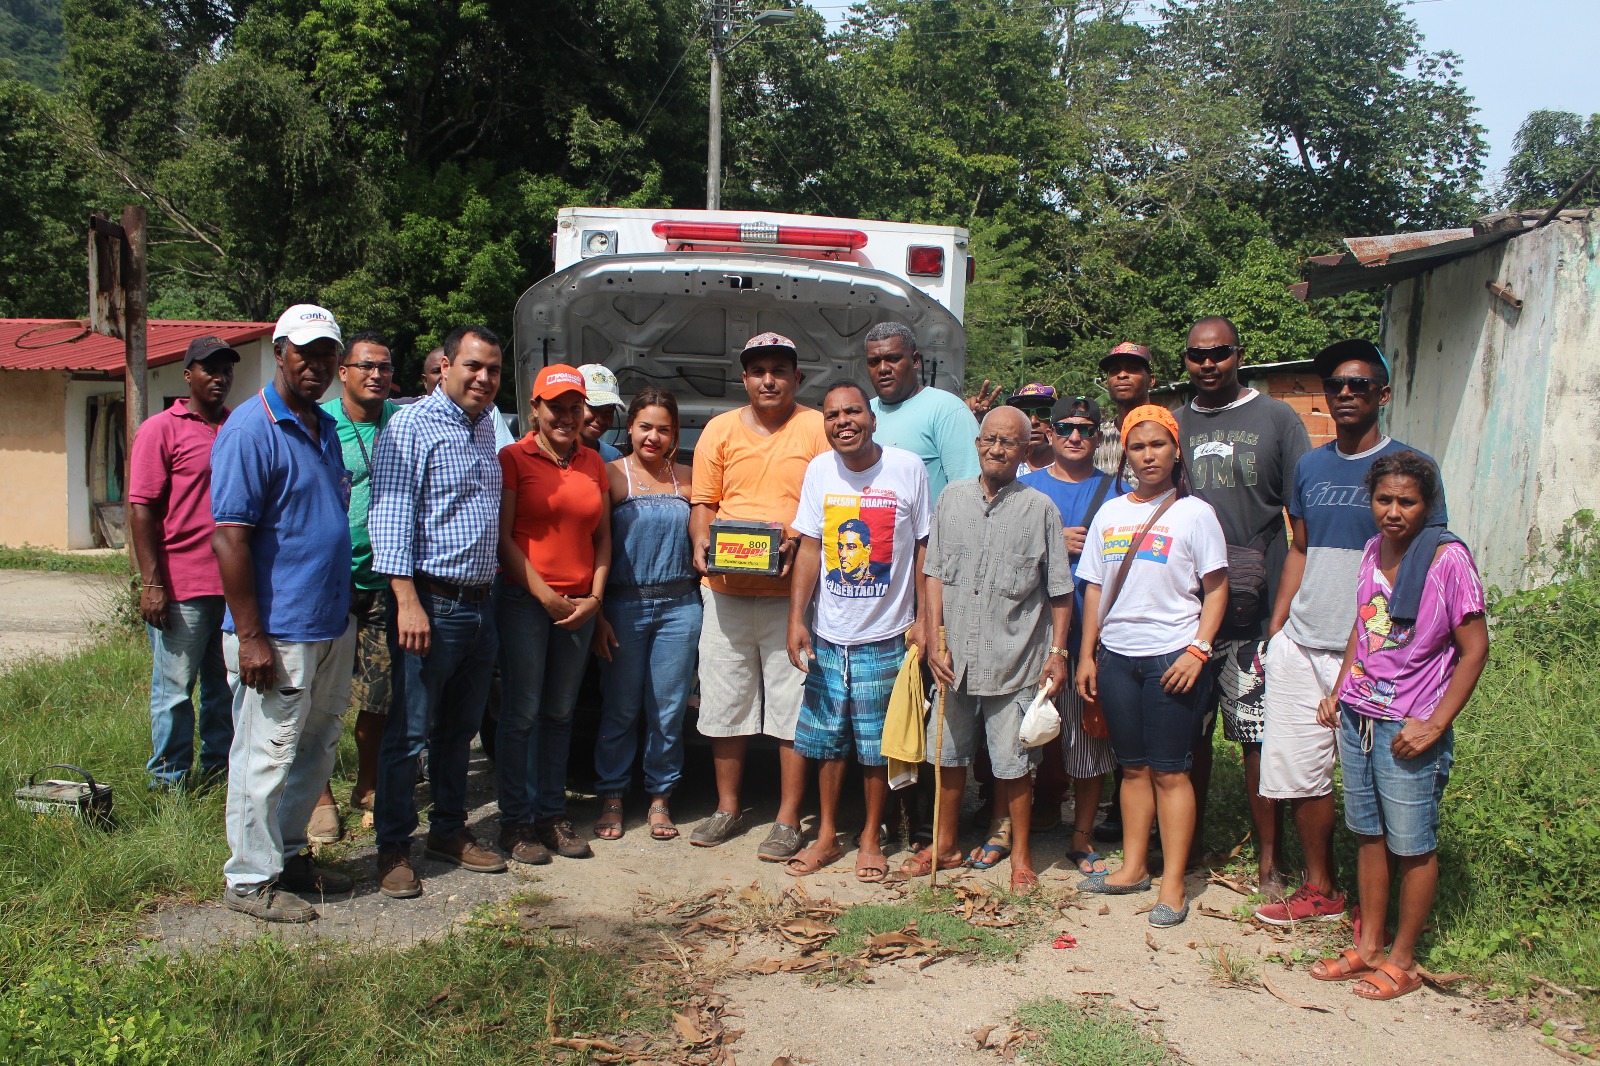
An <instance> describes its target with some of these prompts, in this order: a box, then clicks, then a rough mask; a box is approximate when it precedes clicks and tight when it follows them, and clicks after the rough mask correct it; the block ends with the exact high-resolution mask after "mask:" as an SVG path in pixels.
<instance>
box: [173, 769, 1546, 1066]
mask: <svg viewBox="0 0 1600 1066" xmlns="http://www.w3.org/2000/svg"><path fill="white" fill-rule="evenodd" d="M758 769H759V767H758ZM773 769H775V767H774V768H773ZM491 782H492V778H491V777H490V776H489V774H488V768H487V765H486V763H485V762H484V761H483V760H482V759H481V757H480V758H479V759H478V760H477V761H476V763H475V767H474V775H473V790H474V801H475V803H476V804H477V809H476V811H475V814H474V820H475V823H476V826H477V828H478V830H479V836H480V838H481V839H484V840H492V839H493V834H494V830H495V827H496V823H495V821H494V815H495V810H494V806H493V795H492V792H491V791H490V788H491V787H492V785H491ZM713 806H714V804H713V802H712V798H711V797H709V796H693V795H683V794H680V798H679V804H678V807H677V808H676V809H675V812H676V813H677V815H678V817H679V818H680V819H681V820H682V821H681V824H682V828H683V831H684V838H683V839H680V840H678V841H675V842H672V843H668V844H663V843H658V842H656V841H652V840H651V839H650V838H649V835H648V833H647V832H645V831H644V829H643V824H642V823H643V809H642V805H641V804H638V803H631V804H630V809H629V811H628V823H627V828H628V832H627V835H626V836H625V837H624V838H623V839H622V840H620V841H615V842H610V841H598V840H597V841H594V842H593V846H594V849H595V857H594V858H592V859H588V860H563V859H559V858H558V859H556V861H555V862H554V863H553V864H552V865H550V866H545V867H532V868H530V867H517V868H515V869H514V870H513V872H512V873H511V874H509V875H482V874H470V873H464V872H462V871H460V870H458V869H454V868H451V867H446V866H443V865H441V864H438V863H435V862H431V861H428V860H425V859H422V858H421V848H420V846H418V847H416V848H415V849H414V853H415V856H416V858H417V859H418V860H420V861H419V863H418V873H419V874H420V875H421V876H422V877H423V879H424V887H425V894H424V895H423V897H422V898H421V899H418V900H403V901H402V900H390V899H386V898H385V897H383V896H382V895H380V894H378V893H377V891H376V886H375V885H374V884H373V883H372V881H371V880H370V878H371V877H372V876H373V874H372V850H371V847H370V846H365V847H361V848H356V849H354V850H352V851H351V852H350V853H349V857H350V859H351V861H352V863H353V868H354V872H356V873H357V874H358V875H361V876H364V877H367V878H369V880H367V881H365V882H364V883H362V884H361V885H359V886H358V890H357V892H356V893H355V894H354V895H353V896H352V897H351V898H349V899H346V900H341V901H334V902H328V903H324V904H322V905H321V906H320V910H321V911H322V919H321V920H320V921H317V922H314V923H312V924H310V925H305V926H288V927H267V926H263V925H259V924H257V923H254V922H252V921H250V920H249V919H246V918H243V917H241V916H239V915H236V914H233V913H231V912H228V911H225V910H223V909H222V908H221V907H220V906H218V905H216V904H204V905H201V906H198V907H179V908H171V909H168V910H166V911H163V912H161V913H159V914H158V915H156V916H155V917H154V918H153V919H152V921H151V922H150V924H149V931H150V932H152V933H154V934H155V935H156V936H157V937H159V941H158V942H157V944H158V949H159V950H182V949H186V948H201V947H204V946H207V945H214V944H221V943H228V942H234V941H237V940H240V939H244V938H249V937H254V936H257V935H259V934H260V933H262V932H263V931H266V932H269V933H271V934H272V935H275V936H278V937H280V938H282V939H283V940H284V941H286V942H290V943H315V942H317V941H321V940H325V939H339V940H348V941H352V942H355V943H358V944H368V943H373V942H383V943H405V942H411V941H414V940H416V939H418V938H423V937H428V936H432V935H437V934H438V933H440V932H442V931H444V930H446V929H448V928H449V927H450V926H451V925H452V924H454V923H455V922H457V921H459V920H460V919H462V918H464V917H465V916H467V915H468V914H469V913H470V912H471V911H472V909H473V908H474V907H476V906H478V905H479V904H481V903H483V902H486V901H493V900H503V899H506V898H508V897H510V896H512V895H514V894H515V893H517V892H519V891H523V890H526V889H528V888H533V889H536V890H538V891H539V892H541V893H544V894H547V895H549V896H551V897H553V900H552V902H551V903H549V904H548V905H545V906H543V907H541V908H540V915H539V920H541V921H546V922H550V923H553V924H556V925H561V926H571V927H572V928H573V930H574V934H575V935H577V936H579V937H582V938H584V939H586V940H589V941H592V942H594V943H597V944H599V945H601V946H603V947H612V948H614V949H617V950H619V951H620V950H622V949H624V948H625V946H626V945H627V943H628V942H629V941H631V940H634V939H635V938H650V939H653V938H654V936H655V934H654V933H653V932H649V931H648V930H641V929H638V928H637V927H636V926H635V922H636V920H638V919H641V918H647V919H648V918H650V917H652V914H651V913H650V912H649V907H650V905H651V904H653V903H659V902H661V901H666V900H672V899H681V898H687V897H690V896H694V895H698V894H700V893H703V892H706V891H708V890H711V889H715V888H718V887H721V886H728V887H732V888H740V887H743V886H745V885H748V884H750V883H751V882H752V881H757V882H760V884H761V885H762V886H763V887H765V888H766V889H767V890H768V891H769V892H771V893H772V894H774V895H776V894H778V893H780V892H782V891H783V890H784V889H785V888H787V887H789V886H790V885H791V884H793V879H791V878H790V877H788V876H787V875H786V874H785V873H784V872H783V871H782V870H781V869H779V868H777V867H776V866H773V865H771V864H767V863H761V862H758V861H757V860H756V858H755V849H756V845H757V844H758V843H759V842H760V841H761V840H762V839H763V838H764V837H765V834H766V830H767V828H768V827H769V826H770V820H771V816H772V806H771V804H770V803H769V804H766V805H764V806H758V807H757V809H756V810H755V811H753V812H752V816H751V817H750V818H749V820H750V822H751V829H750V831H749V832H748V833H747V834H746V835H745V836H743V837H741V838H739V839H737V840H735V841H733V842H731V843H729V844H727V845H724V846H723V847H720V848H715V849H701V848H692V847H690V845H689V844H688V841H687V835H688V832H689V829H690V828H692V826H693V825H694V822H695V820H696V819H698V818H701V817H705V816H707V815H709V814H710V812H711V810H712V808H713ZM597 813H598V807H597V805H595V804H592V803H591V804H582V805H576V806H574V808H573V815H574V820H575V822H576V824H577V825H578V827H579V829H580V830H582V831H585V832H587V831H588V830H589V828H590V827H591V826H592V824H593V819H594V817H595V815H596V814H597ZM1065 843H1066V838H1065V834H1064V833H1062V832H1059V831H1058V832H1055V833H1051V834H1048V835H1047V836H1046V837H1045V839H1044V840H1043V841H1042V843H1041V844H1040V845H1038V846H1037V848H1036V851H1037V854H1038V857H1039V861H1040V862H1041V864H1042V865H1041V870H1042V872H1043V876H1044V879H1045V881H1046V883H1047V884H1048V885H1051V886H1067V885H1071V884H1075V883H1076V880H1077V878H1076V876H1074V875H1073V874H1070V873H1068V872H1066V870H1065V869H1064V867H1065V860H1064V857H1063V852H1064V849H1065ZM898 859H899V856H896V857H895V861H896V862H898ZM853 861H854V852H853V849H852V850H851V851H850V852H849V853H847V854H846V856H845V859H844V861H843V863H842V864H841V865H839V866H836V867H833V868H830V869H828V870H825V871H822V872H821V873H819V874H817V875H814V876H812V877H809V878H807V879H806V884H807V887H808V888H809V890H810V892H811V893H812V895H814V896H831V897H832V898H833V899H834V900H835V901H836V902H839V903H853V902H858V901H863V900H868V899H874V898H877V899H888V898H891V893H890V890H888V889H885V888H881V887H872V886H863V885H859V884H857V883H856V881H855V880H854V877H853V875H852V864H853ZM1004 875H1006V867H1004V866H1002V867H1001V868H1000V869H999V870H996V871H994V872H993V873H990V874H974V873H967V874H964V875H963V876H969V877H985V878H989V879H991V880H993V881H995V882H996V883H997V884H1001V885H1003V883H1004V882H1003V881H1000V880H999V877H1000V876H1004ZM1191 893H1192V894H1193V898H1194V900H1195V902H1196V903H1204V904H1206V905H1207V906H1209V907H1211V908H1214V909H1217V910H1220V911H1228V910H1231V909H1232V907H1233V906H1235V905H1236V904H1237V903H1239V902H1240V901H1241V897H1240V896H1238V895H1236V894H1234V893H1233V892H1231V891H1229V890H1227V889H1225V888H1222V887H1220V886H1217V885H1205V884H1202V883H1200V882H1199V881H1197V880H1196V881H1191ZM1150 901H1151V897H1124V898H1115V899H1110V900H1109V901H1106V902H1107V903H1108V906H1109V913H1108V914H1106V915H1103V916H1102V915H1100V914H1098V908H1099V905H1100V903H1101V902H1102V901H1101V900H1099V899H1096V898H1087V899H1086V900H1085V902H1086V908H1085V909H1082V910H1078V909H1068V910H1066V911H1064V912H1063V915H1062V917H1061V919H1059V920H1058V921H1057V922H1056V923H1055V924H1054V926H1053V927H1052V932H1058V931H1069V932H1072V933H1073V934H1074V935H1075V936H1076V937H1077V939H1078V942H1079V945H1080V946H1079V947H1078V948H1077V949H1075V950H1053V949H1052V948H1051V947H1050V945H1049V943H1048V941H1046V942H1045V943H1042V944H1039V945H1036V946H1034V947H1032V948H1030V949H1028V950H1027V951H1026V952H1025V953H1024V955H1023V956H1022V957H1021V958H1020V959H1019V960H1018V961H1017V962H1015V963H1011V964H1000V965H988V966H981V965H969V964H968V963H965V962H962V961H959V960H946V961H941V962H939V963H938V964H936V965H933V966H931V967H929V968H928V969H927V970H925V971H921V972H917V971H916V970H915V969H914V967H912V966H910V965H909V964H894V965H885V966H880V967H878V968H876V969H874V970H873V971H871V973H872V977H873V981H872V982H871V983H862V984H856V985H850V986H830V985H818V984H814V983H811V982H808V981H807V980H806V979H805V978H803V977H800V976H797V975H792V974H777V975H774V976H770V977H762V976H757V977H742V976H735V977H732V978H730V979H727V980H725V981H724V982H723V983H722V984H721V985H720V986H719V990H721V991H723V992H725V993H726V994H728V995H729V996H730V997H731V999H732V1001H733V1004H734V1005H735V1006H736V1007H737V1008H739V1009H740V1010H741V1011H742V1013H743V1017H742V1018H740V1019H739V1020H738V1021H737V1022H731V1023H730V1024H733V1025H735V1026H737V1027H743V1028H744V1029H745V1035H744V1037H743V1038H742V1039H741V1040H740V1041H739V1042H738V1043H737V1044H736V1045H734V1051H735V1052H736V1055H737V1058H738V1061H739V1062H742V1063H745V1064H747V1066H748V1064H751V1063H754V1064H757V1066H767V1064H768V1063H771V1062H772V1061H773V1059H774V1058H775V1057H777V1056H778V1055H779V1054H783V1053H788V1054H791V1055H794V1056H797V1057H799V1058H801V1059H808V1060H811V1061H812V1062H815V1063H821V1064H833V1063H851V1062H867V1061H874V1062H884V1061H888V1062H895V1063H900V1062H905V1063H910V1062H915V1063H917V1064H918V1066H946V1064H948V1066H966V1064H972V1063H979V1062H983V1063H994V1062H995V1061H996V1058H995V1055H994V1053H993V1052H992V1051H983V1052H980V1051H978V1050H977V1049H976V1043H975V1041H974V1040H973V1039H972V1036H971V1034H972V1032H973V1031H974V1030H976V1029H978V1028H980V1027H982V1026H986V1025H994V1024H999V1025H1000V1029H999V1030H997V1034H998V1035H1003V1034H1004V1032H1005V1022H1006V1020H1007V1018H1008V1016H1009V1014H1010V1013H1011V1011H1013V1010H1014V1009H1015V1008H1016V1007H1017V1006H1018V1005H1019V1004H1021V1003H1024V1002H1026V1001H1028V1000H1030V999H1033V998H1036V997H1038V996H1046V995H1047V996H1055V997H1059V998H1062V999H1067V1000H1071V999H1073V998H1074V997H1075V996H1076V995H1077V994H1078V993H1080V992H1089V991H1098V992H1110V993H1112V994H1113V997H1112V1001H1113V1002H1116V1003H1118V1004H1120V1005H1122V1006H1130V1005H1132V1004H1136V1005H1137V1007H1136V1008H1135V1013H1138V1014H1143V1015H1144V1016H1145V1017H1148V1018H1151V1019H1159V1021H1160V1024H1161V1028H1162V1030H1163V1032H1164V1033H1165V1035H1166V1037H1167V1038H1168V1039H1169V1040H1170V1041H1171V1042H1172V1043H1173V1044H1174V1045H1175V1046H1176V1047H1177V1048H1178V1050H1179V1051H1180V1052H1181V1054H1182V1055H1183V1057H1184V1059H1185V1060H1186V1061H1189V1062H1192V1063H1196V1064H1210V1063H1216V1064H1223V1063H1237V1062H1241V1061H1244V1062H1262V1063H1292V1062H1307V1061H1319V1060H1323V1059H1326V1058H1329V1057H1330V1056H1331V1057H1336V1058H1338V1059H1340V1060H1343V1061H1352V1062H1382V1063H1393V1062H1405V1063H1407V1064H1408V1066H1429V1064H1435V1063H1437V1064H1441V1066H1442V1064H1445V1063H1450V1064H1453V1066H1454V1064H1464V1066H1473V1064H1482V1066H1507V1064H1516V1063H1524V1062H1527V1063H1533V1062H1543V1061H1549V1056H1548V1052H1544V1051H1541V1050H1540V1049H1539V1047H1538V1045H1537V1044H1535V1042H1534V1040H1533V1035H1534V1033H1533V1031H1532V1030H1530V1029H1526V1028H1524V1029H1521V1030H1517V1031H1494V1030H1492V1029H1490V1028H1489V1027H1487V1026H1486V1025H1484V1024H1482V1023H1480V1022H1478V1021H1475V1020H1473V1019H1474V1016H1475V1015H1476V1012H1477V1007H1476V1005H1475V1004H1474V1003H1473V1002H1472V1001H1471V1000H1470V999H1466V998H1463V997H1458V996H1447V995H1443V994H1440V993H1438V992H1435V991H1432V990H1430V989H1424V990H1423V991H1421V992H1418V993H1415V994H1413V995H1411V996H1408V997H1406V998H1405V999H1403V1000H1400V1001H1397V1002H1395V1003H1389V1004H1376V1003H1367V1002H1364V1001H1361V1000H1359V999H1357V998H1356V997H1355V996H1353V995H1352V994H1351V993H1350V992H1349V990H1348V986H1345V985H1330V984H1324V983H1322V982H1318V981H1315V980H1313V979H1311V977H1310V976H1309V975H1308V974H1306V973H1305V971H1304V970H1303V969H1297V970H1295V971H1293V972H1289V971H1285V970H1283V969H1282V967H1281V966H1279V965H1277V964H1271V963H1265V962H1264V961H1262V960H1261V956H1264V955H1266V954H1270V953H1272V952H1273V951H1274V950H1280V949H1282V950H1287V949H1289V948H1292V947H1293V945H1292V944H1287V945H1279V944H1278V943H1277V942H1275V941H1273V940H1272V939H1270V938H1269V937H1268V936H1267V935H1266V934H1264V933H1261V932H1249V931H1247V929H1246V928H1245V927H1244V926H1241V925H1239V924H1238V923H1235V922H1232V921H1225V920H1220V919H1217V918H1211V917H1206V916H1203V915H1201V914H1200V913H1199V912H1198V908H1195V909H1194V910H1193V911H1192V916H1191V918H1190V919H1189V921H1188V922H1187V923H1186V924H1185V925H1183V926H1180V927H1178V928H1177V929H1174V930H1168V931H1161V932H1151V930H1150V927H1149V925H1148V923H1147V922H1146V921H1145V919H1144V917H1143V916H1142V915H1137V914H1135V911H1137V910H1138V909H1139V908H1141V907H1143V906H1145V905H1146V904H1147V903H1148V902H1150ZM655 917H659V916H658V915H655ZM1147 933H1150V934H1151V937H1152V938H1153V940H1154V943H1155V944H1156V949H1155V950H1152V949H1151V948H1150V947H1149V946H1148V944H1147V942H1146V934H1147ZM1306 942H1307V945H1308V946H1309V945H1310V939H1309V938H1307V941H1306ZM1191 944H1193V945H1195V946H1194V947H1191V946H1190V945H1191ZM1216 944H1226V945H1228V946H1229V950H1230V951H1232V952H1234V953H1235V954H1242V955H1244V956H1247V957H1249V958H1250V959H1252V960H1253V961H1255V962H1256V971H1257V973H1258V974H1260V973H1265V974H1266V976H1267V977H1268V978H1270V979H1271V980H1272V981H1273V983H1274V984H1275V985H1276V986H1277V987H1278V988H1279V989H1280V990H1281V991H1282V992H1284V993H1285V994H1287V995H1288V996H1290V997H1292V998H1295V999H1300V1000H1304V1001H1307V1002H1311V1003H1315V1004H1319V1005H1322V1006H1326V1007H1328V1008H1330V1011H1329V1012H1328V1013H1318V1012H1313V1011H1309V1010H1302V1009H1298V1008H1295V1007H1291V1006H1289V1005H1287V1004H1285V1003H1282V1002H1280V1001H1279V1000H1277V999H1275V998H1273V997H1272V996H1271V995H1269V994H1268V993H1266V992H1265V991H1262V990H1260V989H1259V988H1257V989H1256V990H1254V991H1250V990H1243V989H1233V988H1223V987H1219V986H1218V985H1217V984H1216V983H1215V981H1214V979H1213V978H1212V977H1211V975H1210V973H1209V971H1208V967H1207V964H1206V961H1205V960H1204V958H1203V957H1202V954H1201V951H1202V949H1204V948H1206V947H1207V946H1209V945H1216ZM717 950H719V948H718V947H717V946H716V945H712V947H711V949H710V951H711V953H712V954H714V953H715V952H716V951H717ZM775 953H777V952H776V949H775V947H774V946H773V945H772V944H770V943H767V942H766V941H764V940H763V941H761V942H758V943H755V944H752V945H750V946H749V947H748V948H747V949H746V950H745V951H744V953H743V954H742V955H741V956H740V957H741V958H749V959H753V958H756V957H760V956H761V955H768V954H775ZM1075 966H1084V967H1088V968H1089V969H1090V971H1091V972H1088V973H1079V972H1073V970H1072V968H1073V967H1075ZM1138 1008H1151V1009H1150V1010H1148V1011H1146V1010H1141V1009H1138Z"/></svg>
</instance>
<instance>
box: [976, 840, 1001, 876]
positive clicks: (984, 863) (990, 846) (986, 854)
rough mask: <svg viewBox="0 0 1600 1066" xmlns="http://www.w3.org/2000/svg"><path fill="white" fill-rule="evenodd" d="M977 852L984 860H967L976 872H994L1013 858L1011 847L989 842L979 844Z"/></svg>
mask: <svg viewBox="0 0 1600 1066" xmlns="http://www.w3.org/2000/svg"><path fill="white" fill-rule="evenodd" d="M977 850H978V853H979V854H980V855H982V856H983V858H981V859H969V860H967V863H968V865H970V866H971V867H972V868H973V869H974V870H992V869H994V868H995V867H996V866H999V865H1000V864H1001V863H1003V862H1005V861H1006V859H1008V858H1010V857H1011V849H1010V848H1009V847H1007V846H1006V845H1004V844H996V843H993V842H992V841H988V840H986V841H984V842H983V843H982V844H979V845H978V848H977Z"/></svg>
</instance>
